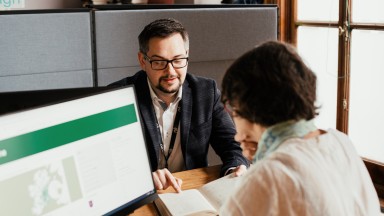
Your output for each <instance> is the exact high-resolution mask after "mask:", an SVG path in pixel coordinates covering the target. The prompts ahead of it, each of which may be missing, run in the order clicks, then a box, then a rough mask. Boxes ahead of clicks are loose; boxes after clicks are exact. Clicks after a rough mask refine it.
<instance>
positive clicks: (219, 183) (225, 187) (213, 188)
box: [198, 174, 241, 211]
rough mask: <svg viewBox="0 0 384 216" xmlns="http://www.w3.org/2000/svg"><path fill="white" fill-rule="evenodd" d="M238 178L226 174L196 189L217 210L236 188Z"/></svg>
mask: <svg viewBox="0 0 384 216" xmlns="http://www.w3.org/2000/svg"><path fill="white" fill-rule="evenodd" d="M240 179H241V177H234V176H233V174H231V175H227V176H224V177H222V178H219V179H217V180H215V181H212V182H209V183H208V184H205V185H204V186H202V187H201V188H199V189H198V190H199V191H200V193H201V194H202V195H204V197H205V198H206V199H207V200H208V201H209V202H210V203H211V205H212V206H213V207H214V208H215V209H216V210H217V211H219V209H220V207H221V206H222V205H223V203H224V202H225V200H226V199H227V198H228V197H229V196H230V195H231V193H232V191H234V190H235V189H236V187H237V185H238V183H239V181H240Z"/></svg>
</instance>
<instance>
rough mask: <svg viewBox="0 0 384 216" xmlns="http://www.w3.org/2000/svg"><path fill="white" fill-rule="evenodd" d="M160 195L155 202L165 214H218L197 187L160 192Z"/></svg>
mask: <svg viewBox="0 0 384 216" xmlns="http://www.w3.org/2000/svg"><path fill="white" fill-rule="evenodd" d="M159 197H160V198H159V199H158V200H156V201H155V203H156V205H157V207H158V208H159V210H160V212H161V213H162V214H164V215H217V212H216V210H215V208H214V207H213V206H212V205H211V204H209V202H208V201H207V200H206V199H205V198H204V196H203V195H202V194H201V193H200V192H199V191H198V190H196V189H191V190H185V191H182V192H181V193H165V194H159ZM159 202H162V203H159ZM162 208H163V210H162ZM164 208H165V209H164ZM167 210H168V211H167Z"/></svg>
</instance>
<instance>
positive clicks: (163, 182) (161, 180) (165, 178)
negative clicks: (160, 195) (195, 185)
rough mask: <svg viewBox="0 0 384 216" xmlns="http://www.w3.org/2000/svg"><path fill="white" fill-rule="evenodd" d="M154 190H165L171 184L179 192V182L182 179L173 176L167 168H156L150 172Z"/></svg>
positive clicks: (181, 181) (180, 182)
mask: <svg viewBox="0 0 384 216" xmlns="http://www.w3.org/2000/svg"><path fill="white" fill-rule="evenodd" d="M152 177H153V181H154V183H155V187H156V190H165V189H167V188H168V187H169V186H172V187H173V188H174V189H175V191H176V192H178V193H179V192H181V184H182V183H183V180H181V179H179V178H176V177H174V176H173V175H172V174H171V172H169V170H168V169H166V168H164V169H158V170H156V171H155V172H153V173H152Z"/></svg>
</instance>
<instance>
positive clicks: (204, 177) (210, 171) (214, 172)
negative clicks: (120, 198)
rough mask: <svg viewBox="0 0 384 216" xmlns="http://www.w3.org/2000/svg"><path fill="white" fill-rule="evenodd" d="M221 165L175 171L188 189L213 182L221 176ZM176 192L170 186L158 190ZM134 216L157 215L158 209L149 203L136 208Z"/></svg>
mask: <svg viewBox="0 0 384 216" xmlns="http://www.w3.org/2000/svg"><path fill="white" fill-rule="evenodd" d="M220 167H221V165H216V166H212V167H206V168H199V169H194V170H188V171H183V172H178V173H174V174H173V175H174V176H175V177H178V178H181V179H182V180H183V184H182V185H181V189H182V190H188V189H193V188H199V187H201V186H203V185H204V184H206V183H208V182H211V181H213V180H215V179H218V178H219V177H220ZM169 192H175V191H174V189H173V188H168V189H167V190H164V191H158V193H169ZM130 215H133V216H157V215H158V214H157V211H156V209H155V206H154V204H152V203H151V204H148V205H145V206H142V207H141V208H139V209H136V211H134V212H133V213H132V214H130Z"/></svg>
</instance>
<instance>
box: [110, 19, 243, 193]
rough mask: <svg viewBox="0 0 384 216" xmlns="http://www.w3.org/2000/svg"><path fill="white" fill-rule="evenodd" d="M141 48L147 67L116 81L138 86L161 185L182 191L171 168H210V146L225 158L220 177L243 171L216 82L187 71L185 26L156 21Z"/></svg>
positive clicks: (155, 174)
mask: <svg viewBox="0 0 384 216" xmlns="http://www.w3.org/2000/svg"><path fill="white" fill-rule="evenodd" d="M139 46H140V51H139V53H138V60H139V63H140V66H141V68H142V71H139V72H137V73H136V74H135V75H134V76H132V77H127V78H125V79H122V80H120V81H117V82H115V83H112V84H111V85H112V86H124V85H130V84H134V86H135V90H136V93H137V98H138V103H139V107H140V112H141V117H142V120H143V123H144V126H145V136H146V141H147V149H148V153H149V156H150V160H151V166H152V171H153V179H154V183H155V186H156V189H158V190H161V189H166V188H168V187H169V186H172V187H173V188H174V189H175V190H176V191H178V192H179V191H181V189H180V188H181V187H180V186H181V184H182V180H181V179H178V178H175V177H174V176H173V175H172V174H171V172H178V171H182V170H189V169H194V168H198V167H205V166H207V165H208V161H207V153H208V147H209V144H211V145H212V147H213V149H214V150H215V152H216V153H217V154H218V155H219V156H220V158H221V160H222V162H223V166H222V169H221V175H225V174H228V173H231V172H234V173H235V176H239V175H241V174H243V173H244V172H245V171H246V168H247V167H248V166H249V164H248V161H247V160H246V159H245V158H244V157H243V155H242V150H241V148H240V146H239V143H237V142H236V141H235V140H234V138H233V137H234V135H235V133H236V132H235V129H234V125H233V122H232V119H231V118H230V116H229V114H228V113H227V112H226V111H225V110H224V106H223V104H222V103H221V101H220V92H219V90H218V89H217V87H216V83H215V81H214V80H211V79H207V78H202V77H195V76H193V75H191V74H187V66H188V51H189V37H188V33H187V32H186V30H185V29H184V27H183V26H182V24H181V23H180V22H178V21H177V20H174V19H159V20H155V21H154V22H152V23H150V24H148V25H147V26H146V27H145V28H144V29H143V31H142V32H141V33H140V35H139Z"/></svg>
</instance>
